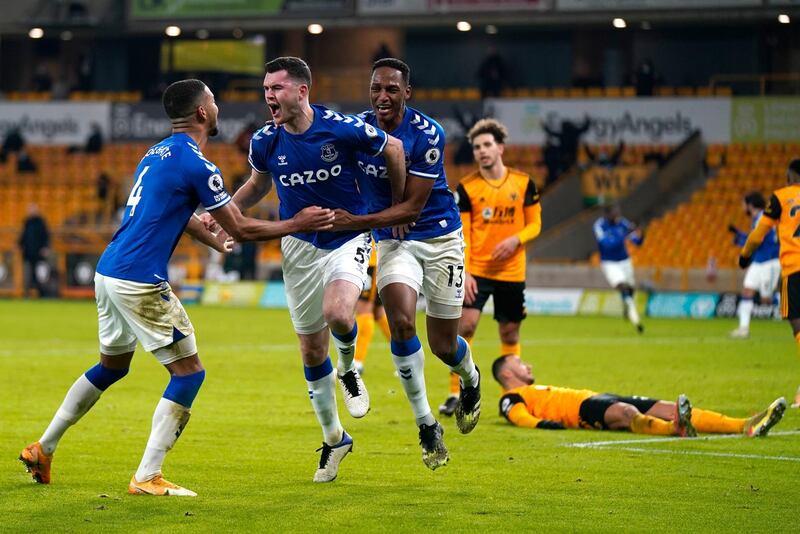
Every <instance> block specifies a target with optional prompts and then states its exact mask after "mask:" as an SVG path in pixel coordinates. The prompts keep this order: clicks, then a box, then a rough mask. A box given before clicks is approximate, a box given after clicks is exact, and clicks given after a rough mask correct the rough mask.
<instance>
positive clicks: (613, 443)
mask: <svg viewBox="0 0 800 534" xmlns="http://www.w3.org/2000/svg"><path fill="white" fill-rule="evenodd" d="M797 435H800V430H785V431H783V432H771V433H770V436H797ZM745 437H746V436H744V435H742V434H715V435H713V436H703V437H700V438H681V437H677V436H671V437H668V438H644V439H619V440H609V441H590V442H581V443H568V444H566V445H565V446H566V447H573V448H578V449H615V450H618V451H627V452H640V453H645V454H646V453H651V452H652V453H656V454H678V455H681V454H682V455H688V456H714V457H718V458H742V459H750V460H775V461H783V462H800V457H796V456H769V455H766V454H742V453H736V452H715V451H695V450H692V451H687V450H680V449H655V448H649V447H628V446H627V445H636V444H644V443H671V442H676V441H681V442H686V441H689V442H692V441H712V440H722V439H743V438H745ZM619 445H625V446H622V447H620V446H619Z"/></svg>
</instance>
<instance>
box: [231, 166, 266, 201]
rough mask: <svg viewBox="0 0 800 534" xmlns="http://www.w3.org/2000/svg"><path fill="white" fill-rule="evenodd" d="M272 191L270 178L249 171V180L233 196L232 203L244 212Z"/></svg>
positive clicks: (255, 171)
mask: <svg viewBox="0 0 800 534" xmlns="http://www.w3.org/2000/svg"><path fill="white" fill-rule="evenodd" d="M270 189H272V176H271V175H269V174H262V173H260V172H258V171H257V170H255V169H250V179H249V180H247V181H246V182H245V183H244V185H242V187H240V188H239V190H238V191H236V193H235V194H234V195H233V201H234V202H235V203H236V205H237V206H239V209H241V210H246V209H249V208H252V207H253V206H255V205H256V204H257V203H258V201H259V200H261V199H262V198H264V197H265V196H266V194H267V193H269V191H270Z"/></svg>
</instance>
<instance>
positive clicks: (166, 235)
mask: <svg viewBox="0 0 800 534" xmlns="http://www.w3.org/2000/svg"><path fill="white" fill-rule="evenodd" d="M134 176H135V178H136V182H135V183H134V184H133V189H131V194H130V196H129V197H128V202H127V206H126V207H125V214H124V215H123V217H122V225H121V226H120V227H119V229H118V230H117V232H116V233H115V234H114V237H113V238H112V239H111V243H109V244H108V247H106V250H105V252H103V255H102V256H101V257H100V261H99V262H98V263H97V272H98V273H100V274H102V275H104V276H111V277H113V278H120V279H122V280H130V281H133V282H141V283H146V284H159V283H161V282H162V281H165V280H166V279H167V262H169V258H170V256H172V251H173V250H175V246H176V245H177V244H178V240H180V238H181V234H182V233H183V229H184V228H185V227H186V224H187V223H188V222H189V217H191V216H192V213H194V211H195V209H197V207H198V205H200V204H202V205H203V206H205V208H206V209H207V210H209V211H211V210H214V209H217V208H219V207H221V206H224V205H225V204H227V203H228V202H230V200H231V197H230V195H229V194H228V192H227V191H226V190H225V183H224V182H223V180H222V175H221V173H220V171H219V169H218V168H217V166H216V165H214V164H213V163H211V162H210V161H208V160H207V159H206V158H205V157H204V156H203V153H202V152H200V149H199V148H198V147H197V145H196V144H195V142H194V140H193V139H192V138H191V137H189V136H188V135H186V134H184V133H176V134H173V135H172V136H170V137H167V138H166V139H164V140H163V141H161V142H160V143H158V144H157V145H154V146H153V147H151V148H150V149H149V150H148V151H147V152H146V153H145V155H144V157H143V158H142V161H141V162H139V165H138V166H137V167H136V174H135V175H134Z"/></svg>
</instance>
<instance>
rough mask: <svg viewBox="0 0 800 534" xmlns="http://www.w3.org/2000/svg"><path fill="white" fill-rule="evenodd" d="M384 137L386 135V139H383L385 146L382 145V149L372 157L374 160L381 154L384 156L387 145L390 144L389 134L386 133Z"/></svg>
mask: <svg viewBox="0 0 800 534" xmlns="http://www.w3.org/2000/svg"><path fill="white" fill-rule="evenodd" d="M384 135H385V137H384V138H383V144H382V145H381V148H380V149H379V150H378V151H377V152H375V153H374V154H373V155H372V157H373V158H375V157H378V156H380V155H381V154H383V150H384V149H385V148H386V144H387V143H389V134H388V133H385V134H384Z"/></svg>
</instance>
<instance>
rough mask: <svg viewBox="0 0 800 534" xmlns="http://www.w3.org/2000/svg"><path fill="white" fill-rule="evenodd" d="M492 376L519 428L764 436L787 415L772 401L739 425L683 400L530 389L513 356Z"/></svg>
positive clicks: (526, 369) (527, 374) (526, 371)
mask: <svg viewBox="0 0 800 534" xmlns="http://www.w3.org/2000/svg"><path fill="white" fill-rule="evenodd" d="M492 374H493V375H494V378H495V380H497V381H498V382H499V383H500V385H501V386H502V387H503V396H502V397H501V398H500V414H501V415H503V416H504V417H505V418H506V419H508V420H509V421H510V422H511V423H513V424H515V425H517V426H524V427H528V428H545V429H550V430H557V429H564V428H586V429H597V430H630V431H631V432H635V433H637V434H660V435H666V436H682V437H694V436H696V435H697V432H709V433H719V434H737V433H742V434H746V435H748V436H751V437H756V436H766V435H767V433H768V432H769V430H770V428H772V427H773V426H775V425H776V424H778V422H779V421H780V420H781V418H782V417H783V412H784V411H785V410H786V400H785V399H784V398H783V397H781V398H779V399H776V400H775V401H773V402H772V404H770V405H769V407H768V408H767V409H766V410H764V411H763V412H761V413H759V414H757V415H754V416H753V417H750V418H748V419H737V418H733V417H727V416H725V415H722V414H719V413H716V412H712V411H709V410H700V409H694V410H693V409H692V405H691V403H690V402H689V399H687V398H686V396H685V395H680V396H678V400H677V402H670V401H663V400H656V399H651V398H648V397H640V396H632V397H624V396H620V395H614V394H610V393H597V392H595V391H591V390H588V389H570V388H561V387H556V386H539V385H536V386H534V385H533V383H534V378H533V373H531V366H530V365H528V364H527V363H525V362H523V361H522V360H521V359H520V357H519V356H517V355H516V354H507V355H505V356H501V357H499V358H497V359H496V360H495V361H494V364H492Z"/></svg>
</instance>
